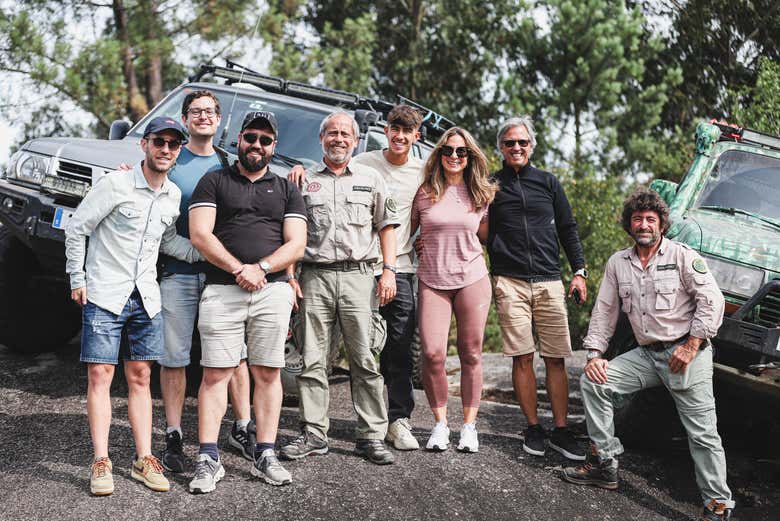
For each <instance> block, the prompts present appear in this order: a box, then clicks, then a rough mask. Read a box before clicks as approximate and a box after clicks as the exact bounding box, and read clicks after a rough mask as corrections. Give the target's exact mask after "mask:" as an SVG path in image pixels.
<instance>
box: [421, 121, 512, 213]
mask: <svg viewBox="0 0 780 521" xmlns="http://www.w3.org/2000/svg"><path fill="white" fill-rule="evenodd" d="M456 135H457V136H460V137H462V138H463V141H465V143H466V148H468V149H469V155H468V162H467V163H466V169H465V170H464V171H463V178H464V179H463V180H464V181H465V183H466V187H467V188H468V191H469V195H470V196H471V200H472V202H473V203H474V206H475V207H476V209H477V210H480V209H482V208H484V207H486V206H487V205H489V204H490V203H492V202H493V198H494V197H495V196H496V192H497V191H498V187H497V186H496V185H495V184H493V183H491V182H490V170H489V167H488V161H487V158H486V157H485V154H484V153H483V152H482V150H481V149H480V148H479V145H478V144H477V141H476V140H475V139H474V137H473V136H472V135H471V134H470V133H469V131H468V130H466V129H463V128H460V127H452V128H450V129H447V131H446V132H445V133H444V134H443V135H442V136H441V138H440V139H439V141H438V142H437V143H436V146H435V147H434V148H433V151H431V155H430V156H428V160H427V161H426V162H425V170H424V178H423V183H422V186H423V187H424V190H425V191H426V192H427V194H428V197H429V198H430V199H431V201H432V202H434V203H435V202H437V201H438V200H439V199H441V197H442V195H444V191H445V190H446V189H447V179H446V177H445V176H444V167H442V166H441V158H442V153H441V149H442V147H443V146H444V145H446V144H447V140H448V139H450V138H451V137H452V136H456Z"/></svg>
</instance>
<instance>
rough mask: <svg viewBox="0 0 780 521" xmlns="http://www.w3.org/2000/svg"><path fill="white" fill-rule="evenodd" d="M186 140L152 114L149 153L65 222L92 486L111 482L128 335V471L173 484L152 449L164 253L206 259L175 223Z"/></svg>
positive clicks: (158, 486)
mask: <svg viewBox="0 0 780 521" xmlns="http://www.w3.org/2000/svg"><path fill="white" fill-rule="evenodd" d="M185 142H186V134H185V131H184V128H182V126H181V125H180V124H179V123H178V122H177V121H175V120H174V119H172V118H167V117H158V118H154V119H152V120H151V121H150V122H149V123H148V124H147V126H146V128H145V130H144V135H143V138H142V139H141V150H142V151H143V152H144V159H143V161H141V162H140V163H139V164H137V165H136V166H135V167H133V169H132V170H131V171H130V172H126V171H117V172H112V173H109V174H107V175H106V176H105V177H104V178H102V179H100V180H99V181H98V182H97V183H95V185H94V187H93V188H92V190H91V191H90V192H89V193H88V194H87V196H86V197H85V198H84V200H83V201H82V202H81V204H79V206H78V208H77V209H76V211H75V212H74V214H73V217H72V218H71V221H70V223H69V224H68V227H67V228H66V230H65V255H66V258H67V262H66V271H67V273H68V275H70V283H71V298H72V299H73V300H74V301H75V302H76V303H78V304H79V305H81V306H83V307H84V311H83V331H82V335H81V357H80V358H81V361H82V362H85V363H86V364H87V375H88V387H87V416H88V418H89V429H90V434H91V436H92V446H93V449H94V461H93V463H92V473H91V478H90V491H91V492H92V494H95V495H107V494H111V493H112V492H113V491H114V480H113V477H112V468H113V467H112V463H111V460H110V459H109V457H108V433H109V428H110V426H111V396H110V388H111V381H112V380H113V377H114V368H115V366H116V364H117V363H118V359H119V351H120V343H121V340H122V338H123V337H124V338H126V340H127V341H126V345H125V347H126V353H125V357H126V358H125V363H124V370H125V377H126V378H127V385H128V398H127V410H128V417H129V420H130V426H131V428H132V431H133V439H134V441H135V449H136V459H135V460H134V461H133V464H132V468H131V472H130V475H131V477H132V478H134V479H136V480H138V481H141V482H142V483H144V485H146V486H147V487H148V488H150V489H152V490H157V491H167V490H169V488H170V484H169V482H168V480H167V479H166V478H165V476H164V475H163V469H162V466H161V465H160V462H159V460H158V459H157V458H155V457H154V456H152V450H151V449H152V398H151V392H150V388H149V383H150V375H151V369H152V364H153V363H154V361H155V360H160V359H161V358H162V357H163V356H164V348H163V331H162V329H163V327H162V321H163V320H162V316H161V315H160V287H159V286H158V285H157V257H158V253H159V252H160V251H162V252H164V253H166V254H168V255H171V256H173V257H175V258H178V259H181V260H184V261H186V262H190V263H191V262H194V261H196V260H202V259H203V257H201V256H200V254H199V253H198V252H197V250H195V249H194V248H193V247H192V244H190V241H188V240H187V239H185V238H183V237H180V236H178V235H177V234H176V227H175V225H174V223H175V221H176V218H177V217H178V215H179V201H180V198H181V192H180V191H179V189H178V188H177V187H176V185H174V184H173V183H171V182H170V180H168V172H169V170H170V169H171V168H172V167H173V165H174V164H175V163H176V158H177V157H178V156H179V151H180V149H181V146H182V144H183V143H185ZM87 237H89V249H88V250H87V248H86V243H87ZM85 256H86V266H85Z"/></svg>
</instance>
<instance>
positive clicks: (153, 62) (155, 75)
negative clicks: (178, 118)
mask: <svg viewBox="0 0 780 521" xmlns="http://www.w3.org/2000/svg"><path fill="white" fill-rule="evenodd" d="M158 7H159V3H158V2H157V0H149V6H148V8H147V12H148V13H151V15H150V17H149V20H150V23H148V24H147V25H146V31H147V34H146V36H147V40H148V41H154V40H156V39H158V38H159V36H160V34H161V33H160V32H159V31H161V28H160V27H159V26H158V25H157V23H156V21H157V15H158V13H157V9H158ZM147 52H148V53H149V55H148V56H147V62H146V101H147V103H148V104H149V106H150V107H153V106H154V105H157V103H159V102H160V100H161V99H162V97H163V86H162V56H161V55H160V51H159V50H158V47H157V46H151V48H150V49H148V51H147Z"/></svg>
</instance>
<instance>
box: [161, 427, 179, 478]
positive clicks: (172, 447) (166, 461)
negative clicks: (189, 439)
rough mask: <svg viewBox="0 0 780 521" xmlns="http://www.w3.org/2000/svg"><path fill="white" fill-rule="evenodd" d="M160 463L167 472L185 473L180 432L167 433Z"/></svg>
mask: <svg viewBox="0 0 780 521" xmlns="http://www.w3.org/2000/svg"><path fill="white" fill-rule="evenodd" d="M160 462H161V463H162V466H163V467H165V469H166V470H169V471H171V472H184V451H183V450H182V441H181V434H179V431H173V432H167V433H165V448H164V449H163V450H161V451H160Z"/></svg>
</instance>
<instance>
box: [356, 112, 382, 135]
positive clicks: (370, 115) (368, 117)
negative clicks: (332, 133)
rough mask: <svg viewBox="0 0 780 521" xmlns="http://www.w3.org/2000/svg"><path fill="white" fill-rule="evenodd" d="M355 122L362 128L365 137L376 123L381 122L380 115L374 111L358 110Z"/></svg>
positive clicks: (361, 131)
mask: <svg viewBox="0 0 780 521" xmlns="http://www.w3.org/2000/svg"><path fill="white" fill-rule="evenodd" d="M355 121H357V124H358V127H359V128H360V134H361V135H364V134H365V133H366V132H368V129H369V127H371V126H372V125H376V122H377V121H379V114H377V113H376V112H374V111H373V110H366V109H357V110H356V111H355Z"/></svg>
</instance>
